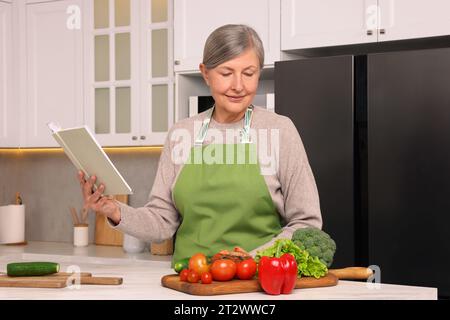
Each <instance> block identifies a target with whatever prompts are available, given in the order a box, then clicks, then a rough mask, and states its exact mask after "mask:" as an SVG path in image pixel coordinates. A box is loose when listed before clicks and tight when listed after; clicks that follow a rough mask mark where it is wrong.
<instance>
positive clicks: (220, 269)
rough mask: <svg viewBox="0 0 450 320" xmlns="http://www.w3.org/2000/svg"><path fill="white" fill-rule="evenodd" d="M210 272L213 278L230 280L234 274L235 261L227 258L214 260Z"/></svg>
mask: <svg viewBox="0 0 450 320" xmlns="http://www.w3.org/2000/svg"><path fill="white" fill-rule="evenodd" d="M211 274H212V277H213V279H214V280H218V281H228V280H231V279H233V278H234V275H235V274H236V263H235V262H234V261H233V260H229V259H220V260H216V261H214V263H213V264H212V266H211Z"/></svg>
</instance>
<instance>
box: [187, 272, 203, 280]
mask: <svg viewBox="0 0 450 320" xmlns="http://www.w3.org/2000/svg"><path fill="white" fill-rule="evenodd" d="M199 280H200V275H199V274H198V273H197V272H195V271H194V270H189V272H188V276H187V281H188V282H190V283H197V282H198V281H199Z"/></svg>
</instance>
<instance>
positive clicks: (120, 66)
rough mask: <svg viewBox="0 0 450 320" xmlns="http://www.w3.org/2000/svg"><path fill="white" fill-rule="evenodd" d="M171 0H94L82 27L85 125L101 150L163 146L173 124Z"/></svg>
mask: <svg viewBox="0 0 450 320" xmlns="http://www.w3.org/2000/svg"><path fill="white" fill-rule="evenodd" d="M172 10H173V5H172V0H145V1H144V0H142V1H130V0H95V1H91V2H90V3H89V6H88V9H87V11H86V12H87V20H86V21H87V23H86V30H87V33H86V40H85V43H86V51H85V55H86V57H90V59H88V60H87V61H86V66H85V70H86V71H85V73H86V77H85V91H86V122H87V124H88V126H89V127H91V128H92V129H93V131H94V133H95V136H96V138H97V139H98V141H99V142H100V144H101V145H102V146H143V145H161V144H164V140H165V137H166V135H167V132H168V130H169V127H170V126H171V125H172V123H173V100H174V99H173V83H174V77H173V66H172V63H171V61H173V53H172V52H173V49H172V47H173V45H172V43H173V41H172V39H173V26H172V21H173V14H172Z"/></svg>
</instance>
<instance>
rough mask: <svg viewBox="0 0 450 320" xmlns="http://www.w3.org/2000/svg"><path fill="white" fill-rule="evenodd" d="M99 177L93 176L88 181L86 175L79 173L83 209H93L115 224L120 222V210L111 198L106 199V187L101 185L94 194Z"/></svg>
mask: <svg viewBox="0 0 450 320" xmlns="http://www.w3.org/2000/svg"><path fill="white" fill-rule="evenodd" d="M96 179H97V177H96V176H95V175H92V176H91V177H90V178H89V179H88V180H86V179H85V177H84V173H83V172H82V171H78V181H79V182H80V187H81V193H82V195H83V202H84V203H83V209H88V210H89V209H91V210H93V211H94V212H98V213H100V214H103V215H105V216H107V217H108V218H110V219H111V220H112V221H113V222H114V223H116V224H118V223H119V222H120V208H119V206H118V205H117V204H116V202H115V201H114V199H112V198H110V197H104V196H103V191H105V186H104V185H103V184H100V186H99V187H98V189H97V190H96V191H95V192H93V187H94V184H95V181H96Z"/></svg>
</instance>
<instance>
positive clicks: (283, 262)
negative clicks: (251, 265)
mask: <svg viewBox="0 0 450 320" xmlns="http://www.w3.org/2000/svg"><path fill="white" fill-rule="evenodd" d="M258 280H259V283H260V284H261V287H262V288H263V289H264V291H265V292H266V293H268V294H274V295H277V294H280V293H283V294H288V293H291V292H292V290H293V289H294V287H295V283H296V281H297V262H296V261H295V258H294V256H293V255H291V254H289V253H285V254H283V255H282V256H281V257H280V258H270V257H262V258H261V260H260V262H259V265H258Z"/></svg>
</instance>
